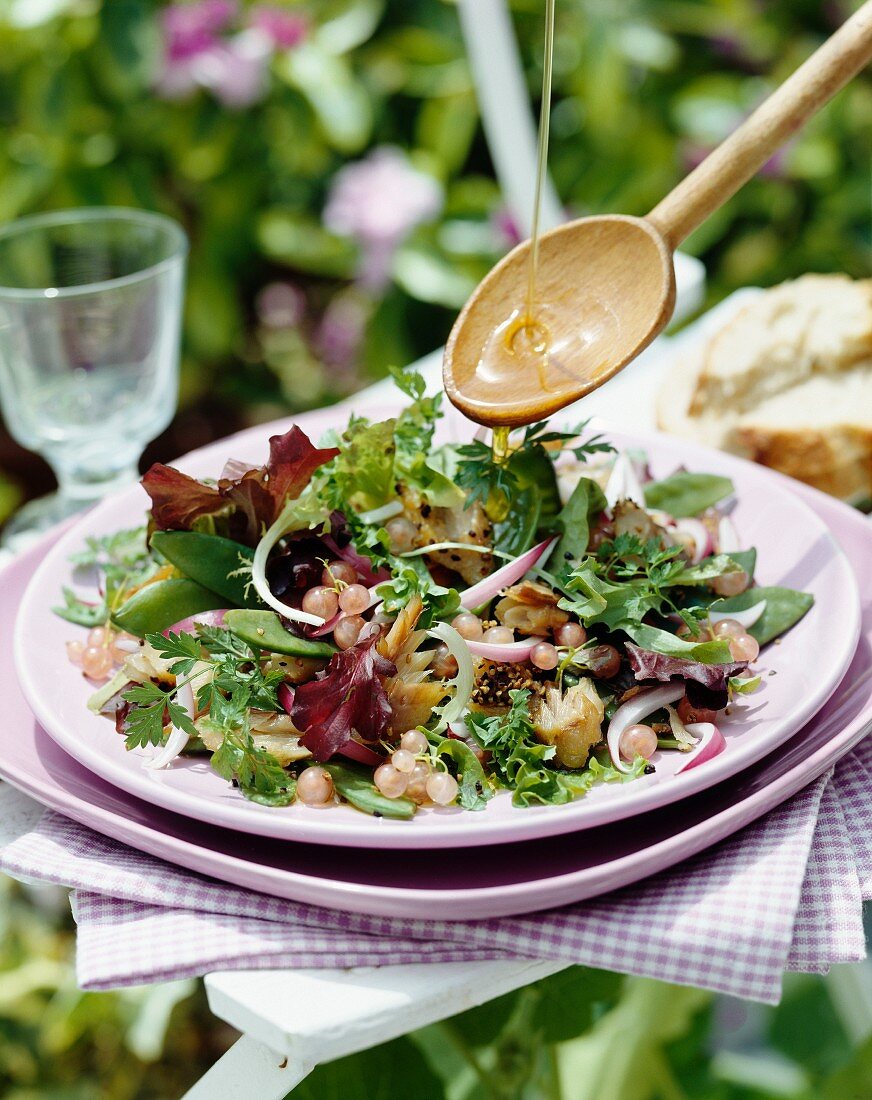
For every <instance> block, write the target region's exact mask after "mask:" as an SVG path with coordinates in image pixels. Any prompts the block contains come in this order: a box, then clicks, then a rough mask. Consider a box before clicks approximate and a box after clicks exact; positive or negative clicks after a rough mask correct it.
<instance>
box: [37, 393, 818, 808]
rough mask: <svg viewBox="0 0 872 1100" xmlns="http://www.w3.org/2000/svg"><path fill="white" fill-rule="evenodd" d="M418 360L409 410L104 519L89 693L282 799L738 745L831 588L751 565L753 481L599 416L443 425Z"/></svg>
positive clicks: (275, 802) (89, 599)
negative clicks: (768, 683) (819, 594)
mask: <svg viewBox="0 0 872 1100" xmlns="http://www.w3.org/2000/svg"><path fill="white" fill-rule="evenodd" d="M395 378H396V381H397V383H398V385H399V386H400V388H401V389H402V391H403V392H404V393H405V395H406V397H407V398H408V404H407V406H406V407H405V408H404V409H403V411H402V412H401V413H400V414H399V415H398V416H396V417H392V418H390V419H387V420H382V421H372V420H369V419H367V418H365V417H361V416H355V415H352V416H351V419H350V420H349V423H348V426H347V427H346V428H345V430H344V431H341V432H333V433H329V434H328V436H327V437H326V438H324V439H322V440H320V441H318V443H317V444H316V443H315V442H313V441H312V440H310V439H309V438H308V437H307V435H306V434H305V433H304V432H303V431H302V430H301V429H300V428H299V427H297V426H294V427H292V428H291V429H290V430H289V431H288V432H286V433H285V434H284V435H281V436H274V437H273V438H272V439H271V440H270V444H269V457H268V460H267V462H266V463H265V465H263V466H262V467H258V468H251V467H249V466H246V465H243V464H240V463H238V462H236V461H233V460H231V461H229V462H228V463H227V464H226V466H225V467H224V469H223V471H221V472H220V476H218V477H217V479H216V480H215V481H198V480H195V479H194V478H192V477H190V476H188V475H187V474H184V473H181V472H180V471H178V470H176V469H174V468H173V467H170V466H165V465H161V464H157V465H154V466H152V468H151V469H150V470H149V471H148V473H147V474H146V475H145V476H144V477H143V479H142V485H143V487H144V489H145V490H146V492H147V493H148V495H149V497H150V498H151V509H150V511H149V513H148V522H147V526H146V527H142V528H139V529H135V530H129V531H120V532H117V533H116V534H113V535H110V536H107V537H102V538H91V539H88V540H87V545H86V546H85V548H84V549H83V550H82V552H81V553H79V554H77V555H76V557H75V558H74V565H75V566H76V576H77V578H78V579H79V580H82V579H83V577H82V573H83V571H84V573H86V574H89V575H90V577H91V579H92V580H94V579H96V581H97V587H96V588H95V587H94V586H93V584H92V586H91V588H90V589H83V588H82V587H81V586H80V587H78V588H75V589H74V588H67V589H64V593H63V595H64V603H63V606H61V607H59V608H57V609H56V610H57V612H58V614H60V615H62V616H63V617H64V618H66V619H68V620H69V621H70V622H72V623H76V624H79V625H80V626H82V627H86V628H87V629H88V633H87V636H83V637H79V638H75V639H71V640H70V641H69V642H68V643H67V650H68V655H69V658H70V660H71V661H72V662H73V663H74V664H75V665H77V666H79V667H80V668H81V669H82V672H83V675H84V676H85V677H86V678H87V679H88V680H89V681H91V682H92V684H93V685H94V686H95V688H96V690H95V691H94V693H93V695H92V696H91V698H90V700H89V703H88V705H89V707H90V709H91V710H92V711H94V712H95V713H98V714H101V715H105V716H106V717H107V718H109V719H110V720H112V721H113V722H114V723H115V728H116V729H117V731H118V734H119V735H120V737H121V738H123V740H124V744H125V745H126V747H127V748H128V749H138V750H143V751H142V756H143V764H144V766H145V767H147V768H166V767H168V766H171V765H172V763H173V761H175V760H176V759H177V758H178V757H179V756H180V755H183V754H184V755H191V754H197V755H200V756H203V755H205V756H207V757H208V758H209V760H210V762H211V766H212V768H213V769H214V770H215V771H216V772H217V773H218V774H219V775H220V776H222V777H223V778H224V779H226V780H227V781H229V782H231V783H233V784H234V785H235V786H236V787H237V788H238V790H239V792H240V794H241V795H242V796H244V797H245V798H248V799H251V800H253V801H255V802H258V803H261V804H263V805H266V806H286V805H288V804H290V803H292V802H295V801H296V802H300V803H302V804H305V805H307V806H329V805H336V804H338V803H348V804H350V805H352V806H354V807H356V808H357V809H359V810H362V811H364V812H367V813H370V814H375V815H380V816H384V817H391V818H411V817H412V816H413V815H414V814H415V813H416V811H417V810H418V809H419V808H420V807H421V806H424V805H429V806H451V807H456V808H458V809H462V810H468V811H477V810H482V809H483V808H484V807H485V806H486V805H487V803H488V801H489V800H490V799H491V798H493V797H494V796H495V795H496V794H497V793H498V792H500V791H505V792H508V794H507V797H511V799H512V801H513V803H514V804H515V805H516V806H522V807H524V806H532V805H542V804H546V805H555V804H562V803H566V802H569V801H571V800H573V799H575V798H578V797H580V796H582V795H584V793H585V792H586V791H588V790H590V788H591V787H592V786H593V785H594V784H597V783H604V782H625V781H628V780H633V779H635V778H636V777H639V776H642V775H645V774H650V773H651V772H653V771H654V770H655V769H656V768H657V767H658V766H659V763H660V761H662V760H664V759H666V758H667V757H668V755H669V754H676V757H677V758H680V759H681V762H682V767H681V768H680V770H684V769H685V768H690V767H694V766H696V765H699V764H702V763H704V762H705V761H706V760H708V759H710V758H711V757H712V756H714V755H716V754H717V753H718V752H720V751H721V750H722V749H723V748H724V739H723V736H722V734H721V732H720V729H719V722H720V719H721V715H722V714H724V713H725V711H726V710H727V708H728V707H729V705H730V703H731V701H732V700H734V699H735V697H736V696H737V695H742V694H746V693H750V692H753V691H755V690H758V689H761V688H762V685H761V679H760V676H758V675H755V673H754V668H753V666H754V663H755V661H757V659H758V655H759V653H760V648H761V646H763V645H766V644H767V643H768V642H771V641H772V640H773V639H775V638H776V637H777V636H778V635H780V634H782V633H783V632H784V631H786V630H788V629H789V628H790V627H791V626H792V625H793V624H794V623H796V622H797V621H798V620H799V619H800V618H801V617H802V616H803V615H804V614H805V613H806V612H807V611H808V610H809V608H810V607H811V604H812V598H811V596H809V595H807V594H805V593H802V592H796V591H793V590H791V589H786V588H766V587H759V586H757V585H755V583H754V569H755V557H756V554H755V551H754V549H753V548H744V549H742V548H740V544H739V539H738V535H737V532H736V530H735V527H734V525H733V523H732V521H731V519H730V514H729V513H730V507H731V502H732V501H733V499H734V498H733V485H732V483H731V482H730V481H729V479H727V478H725V477H721V476H716V475H713V474H705V473H696V472H689V471H687V470H684V469H679V470H676V471H675V472H673V473H672V474H671V475H670V476H668V477H666V478H664V479H662V480H654V479H653V478H652V476H651V474H650V471H649V470H648V468H647V463H646V459H645V455H644V454H642V453H636V452H632V451H629V452H622V453H618V452H616V451H615V450H614V448H613V447H612V445H611V444H610V443H609V442H608V441H607V440H606V439H604V438H603V437H602V436H600V435H592V434H590V433H589V432H588V431H587V430H586V425H585V424H581V425H578V426H576V427H573V428H571V429H569V430H566V431H562V430H556V429H554V428H552V427H551V426H550V425H549V424H547V423H544V422H543V423H539V424H533V425H531V426H529V427H527V428H524V429H520V430H518V431H516V432H514V433H512V435H511V437H510V440H509V445H508V448H507V450H505V452H504V453H502V454H495V453H494V450H493V448H492V446H491V445H490V442H489V441H488V440H487V438H486V436H485V434H484V432H483V430H482V431H480V432H479V433H478V434H477V435H476V436H475V437H474V439H473V440H472V441H471V442H468V443H455V442H447V443H441V444H438V445H437V443H436V442H435V433H436V428H437V421H438V420H439V418H440V416H441V410H440V403H441V395H438V396H435V397H432V396H427V395H426V393H425V387H424V382H423V379H422V378H421V377H420V376H418V375H416V374H415V373H413V372H408V371H398V372H395ZM216 472H217V471H216ZM685 758H686V759H685ZM673 770H674V769H673Z"/></svg>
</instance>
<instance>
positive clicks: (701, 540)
mask: <svg viewBox="0 0 872 1100" xmlns="http://www.w3.org/2000/svg"><path fill="white" fill-rule="evenodd" d="M675 529H676V530H677V531H683V532H684V533H685V534H686V535H687V536H688V537H689V538H691V539H693V554H692V555H691V564H692V565H696V564H697V562H700V561H702V559H703V558H704V557H706V556H707V555H708V554H710V553H711V552H712V550H713V548H714V547H713V545H712V537H711V534H710V533H709V529H708V527H706V525H705V524H704V523H703V522H702V520H699V519H692V518H690V517H688V518H685V519H677V520H676V521H675Z"/></svg>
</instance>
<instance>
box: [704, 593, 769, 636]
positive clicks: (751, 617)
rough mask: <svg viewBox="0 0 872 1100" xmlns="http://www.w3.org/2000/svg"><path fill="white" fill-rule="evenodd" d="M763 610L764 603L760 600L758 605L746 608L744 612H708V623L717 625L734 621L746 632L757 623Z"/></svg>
mask: <svg viewBox="0 0 872 1100" xmlns="http://www.w3.org/2000/svg"><path fill="white" fill-rule="evenodd" d="M765 610H766V601H765V600H760V602H759V603H755V604H752V605H751V606H750V607H746V608H745V609H744V611H710V612H709V622H710V623H719V622H722V621H723V620H724V619H734V620H735V621H736V622H737V623H739V625H740V626H743V627H744V628H745V629H746V630H748V629H749V628H750V627H752V626H753V625H754V623H756V622H757V620H758V619H759V618H760V616H761V615H762V614H763V612H764V611H765Z"/></svg>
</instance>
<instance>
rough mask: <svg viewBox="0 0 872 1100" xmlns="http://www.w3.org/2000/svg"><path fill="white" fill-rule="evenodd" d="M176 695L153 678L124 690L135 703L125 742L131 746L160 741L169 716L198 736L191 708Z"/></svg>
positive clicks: (179, 726)
mask: <svg viewBox="0 0 872 1100" xmlns="http://www.w3.org/2000/svg"><path fill="white" fill-rule="evenodd" d="M174 690H175V689H174ZM172 695H173V693H172V692H165V691H163V690H162V689H161V688H159V687H158V686H157V684H153V683H150V682H147V683H144V684H136V685H134V686H133V687H130V688H128V689H127V691H125V692H124V695H123V697H122V698H124V699H125V700H126V701H127V702H128V703H132V704H134V705H133V706H131V708H130V710H129V712H128V715H127V718H126V726H127V731H128V732H127V737H126V738H125V744H126V746H127V748H128V749H136V748H143V747H144V746H146V745H160V744H161V743H162V742H163V739H164V726H165V725H166V721H167V720H168V721H169V722H171V723H172V724H173V725H174V726H178V728H179V729H182V730H184V731H185V733H187V735H188V736H189V737H196V736H197V728H196V726H195V725H194V723H193V722H192V721H191V718H190V716H189V715H188V713H187V711H186V710H185V708H184V707H182V706H180V705H179V704H178V703H176V702H175V701H174V700H173V697H172ZM165 716H166V717H165Z"/></svg>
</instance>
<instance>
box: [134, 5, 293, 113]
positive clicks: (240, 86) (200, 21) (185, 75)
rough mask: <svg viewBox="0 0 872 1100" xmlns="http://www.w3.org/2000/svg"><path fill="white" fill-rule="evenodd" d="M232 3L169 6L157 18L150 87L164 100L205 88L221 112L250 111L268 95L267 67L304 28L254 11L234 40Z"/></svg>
mask: <svg viewBox="0 0 872 1100" xmlns="http://www.w3.org/2000/svg"><path fill="white" fill-rule="evenodd" d="M238 18H239V4H238V3H237V0H196V2H194V3H189V4H171V5H170V6H169V7H168V8H167V9H166V10H165V11H164V13H163V33H164V56H163V66H162V69H161V72H160V75H159V76H158V79H157V82H156V87H157V91H158V93H159V94H160V95H162V96H164V97H166V98H167V99H180V98H182V97H184V96H187V95H190V94H191V93H192V92H194V91H195V90H196V89H197V88H205V89H207V90H208V91H210V92H212V94H213V95H214V96H215V98H216V99H217V100H218V101H219V102H221V103H223V104H224V106H225V107H234V108H242V107H250V106H251V105H252V104H253V103H257V102H258V101H259V100H261V99H262V98H263V97H264V95H266V92H267V90H268V87H269V85H268V79H269V63H270V61H271V59H272V56H273V54H274V52H275V51H276V50H277V49H282V50H286V49H290V48H291V47H292V46H294V45H296V44H297V43H298V42H299V41H300V40H301V38H302V37H303V35H304V33H305V22H304V20H303V19H302V18H301V17H300V16H297V15H292V14H291V13H290V12H285V11H282V10H281V9H279V8H271V7H258V8H255V9H254V10H253V11H252V13H251V16H250V18H249V20H248V25H247V26H246V27H245V29H243V30H242V31H240V32H239V33H238V34H229V33H228V32H229V31H230V29H231V28H232V27H233V26H234V25H238Z"/></svg>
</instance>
